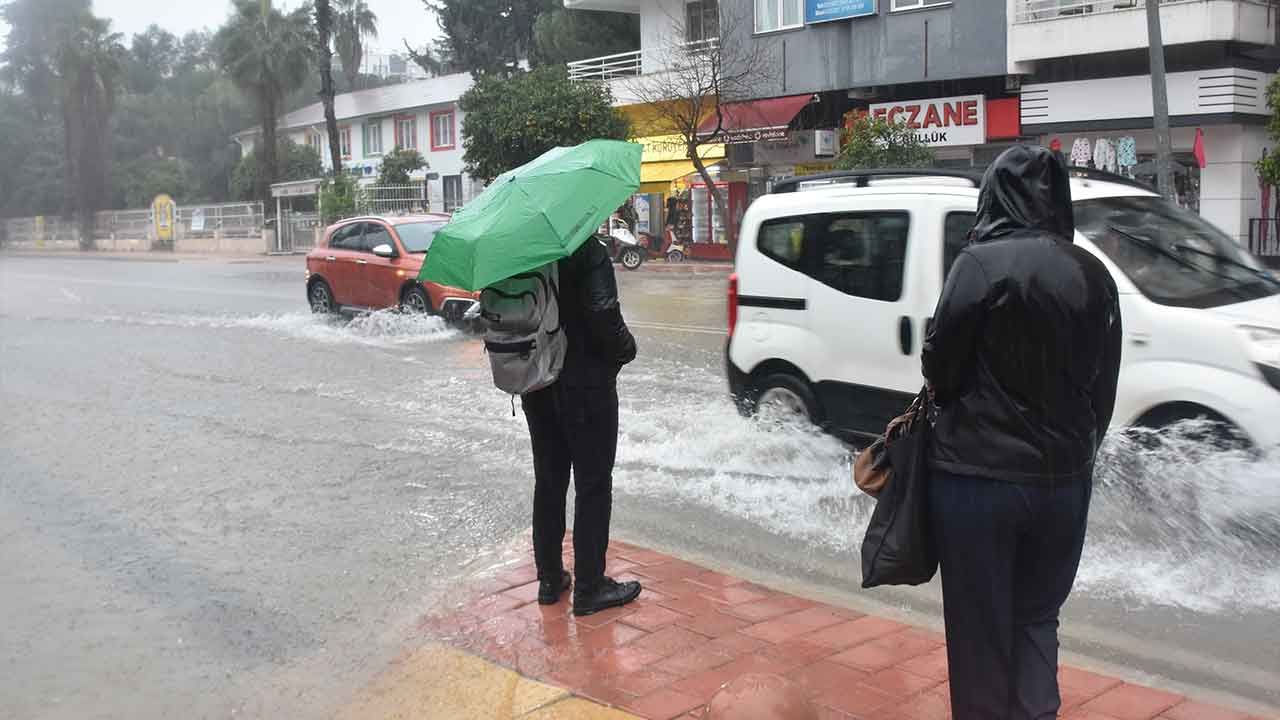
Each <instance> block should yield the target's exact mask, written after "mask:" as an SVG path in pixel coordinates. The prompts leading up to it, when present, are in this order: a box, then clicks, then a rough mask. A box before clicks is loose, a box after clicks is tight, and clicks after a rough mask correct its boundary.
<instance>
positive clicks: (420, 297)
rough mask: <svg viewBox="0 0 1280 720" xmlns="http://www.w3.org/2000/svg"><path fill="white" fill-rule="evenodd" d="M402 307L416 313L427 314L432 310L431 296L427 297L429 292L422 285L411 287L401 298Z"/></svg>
mask: <svg viewBox="0 0 1280 720" xmlns="http://www.w3.org/2000/svg"><path fill="white" fill-rule="evenodd" d="M400 309H401V310H403V311H404V312H409V313H414V314H416V315H426V314H428V313H430V312H431V298H429V297H427V292H426V291H425V290H423V289H422V288H421V287H417V286H414V287H411V288H409V289H408V290H405V291H404V296H403V297H401V298H400Z"/></svg>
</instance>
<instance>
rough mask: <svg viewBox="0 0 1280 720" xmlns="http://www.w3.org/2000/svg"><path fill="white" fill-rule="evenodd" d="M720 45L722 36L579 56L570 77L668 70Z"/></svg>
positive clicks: (610, 77) (609, 77)
mask: <svg viewBox="0 0 1280 720" xmlns="http://www.w3.org/2000/svg"><path fill="white" fill-rule="evenodd" d="M719 46H720V40H719V38H711V39H709V40H699V41H697V42H690V43H683V44H681V45H670V46H665V47H658V48H649V49H642V50H633V51H631V52H624V53H617V54H615V55H605V56H603V57H594V58H587V59H586V60H575V61H573V62H571V63H569V79H570V80H613V79H616V78H627V77H637V76H639V75H645V74H648V73H654V72H660V71H662V70H668V69H670V68H672V67H673V66H676V65H677V64H678V63H681V62H697V61H698V59H699V58H700V57H701V56H703V55H706V54H707V53H710V52H713V51H715V50H716V49H717V48H718V47H719Z"/></svg>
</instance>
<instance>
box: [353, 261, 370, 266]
mask: <svg viewBox="0 0 1280 720" xmlns="http://www.w3.org/2000/svg"><path fill="white" fill-rule="evenodd" d="M356 264H357V265H368V264H369V261H368V260H356Z"/></svg>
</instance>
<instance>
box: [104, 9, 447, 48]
mask: <svg viewBox="0 0 1280 720" xmlns="http://www.w3.org/2000/svg"><path fill="white" fill-rule="evenodd" d="M367 2H368V3H369V7H370V9H372V10H373V12H374V13H376V14H377V16H378V38H377V39H376V40H374V41H373V42H372V43H371V44H372V45H373V46H374V47H376V48H377V49H379V50H384V51H388V52H389V51H392V50H403V48H404V42H403V40H406V39H407V40H408V41H409V43H410V44H411V45H413V46H414V47H420V46H422V45H424V44H426V43H427V42H428V41H430V40H432V39H433V38H435V37H437V36H439V35H440V27H439V25H437V24H436V19H435V16H433V15H431V14H429V13H428V12H427V9H426V5H425V4H424V3H423V2H422V0H367ZM275 4H276V6H277V7H280V8H283V9H286V10H287V9H292V8H295V7H297V6H298V5H300V4H301V2H300V0H275ZM93 10H94V12H95V13H96V14H97V15H98V16H99V17H106V18H110V19H111V25H112V27H113V28H114V29H115V30H116V31H117V32H122V33H124V34H125V44H126V45H128V44H129V43H128V41H129V38H130V37H132V36H133V34H134V33H136V32H141V31H142V30H145V29H146V27H147V26H148V25H150V24H152V23H155V24H157V25H159V26H160V27H163V28H164V29H166V30H168V31H169V32H171V33H173V34H175V35H179V36H181V35H182V34H183V33H185V32H187V31H188V30H199V29H201V28H209V29H215V28H217V27H218V26H219V25H221V24H222V23H223V22H224V21H225V20H226V19H227V16H228V15H230V14H231V2H230V1H229V0H93Z"/></svg>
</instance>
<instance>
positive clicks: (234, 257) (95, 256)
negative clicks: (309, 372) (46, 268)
mask: <svg viewBox="0 0 1280 720" xmlns="http://www.w3.org/2000/svg"><path fill="white" fill-rule="evenodd" d="M0 257H23V258H44V259H58V260H100V261H105V262H150V263H176V262H200V261H206V262H230V263H265V262H271V261H272V260H274V259H276V258H281V259H286V258H294V257H296V258H302V257H303V256H302V255H267V254H266V253H257V254H254V255H238V254H225V255H222V254H214V253H209V254H197V253H169V252H164V251H152V250H139V251H113V250H90V251H83V250H22V249H8V248H6V249H3V250H0Z"/></svg>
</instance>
